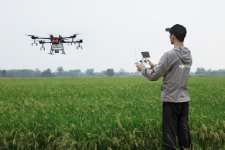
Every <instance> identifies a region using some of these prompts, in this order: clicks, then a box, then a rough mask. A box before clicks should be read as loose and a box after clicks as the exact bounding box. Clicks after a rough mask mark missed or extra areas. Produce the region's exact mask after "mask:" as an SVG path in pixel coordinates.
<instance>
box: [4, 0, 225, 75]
mask: <svg viewBox="0 0 225 150" xmlns="http://www.w3.org/2000/svg"><path fill="white" fill-rule="evenodd" d="M224 7H225V1H224V0H188V1H187V0H186V1H180V0H169V1H168V0H160V1H155V0H138V1H137V0H113V1H112V0H111V1H109V0H94V1H93V0H92V1H91V0H82V1H81V0H64V1H61V0H38V1H33V0H10V1H3V0H1V5H0V20H1V22H0V27H1V28H0V34H1V36H0V70H3V69H6V70H9V69H32V70H35V69H36V68H39V69H40V70H41V71H43V70H46V69H48V68H50V69H51V70H52V71H53V72H55V71H56V70H57V67H60V66H62V67H63V68H64V70H66V71H68V70H75V69H80V70H81V71H82V72H85V70H86V69H91V68H93V69H94V72H101V71H102V70H106V69H108V68H113V69H114V70H115V71H116V72H118V71H119V70H120V69H121V68H122V69H125V71H127V72H136V70H137V69H136V66H135V65H134V63H135V61H136V59H135V49H136V52H137V53H138V54H137V55H138V57H139V58H141V55H140V52H141V51H148V52H149V53H150V56H151V58H150V60H151V61H152V62H153V63H154V64H157V63H158V61H159V59H160V58H161V56H162V55H163V54H164V53H165V52H167V51H169V50H172V49H173V45H171V44H170V41H169V33H168V32H165V28H167V27H172V26H173V25H175V24H181V25H183V26H185V27H186V28H187V36H186V38H185V42H184V45H185V46H186V47H187V48H189V49H190V51H191V54H192V58H193V65H192V67H191V72H195V71H196V69H197V67H204V68H205V69H207V70H208V69H212V70H217V69H225V48H224V43H225V19H224V14H225V9H224ZM75 33H81V34H80V35H78V36H77V39H84V42H83V43H82V46H83V50H80V49H79V50H77V49H76V46H70V45H69V46H68V45H67V44H66V45H64V47H65V52H66V54H67V55H62V54H60V53H59V54H55V55H49V54H48V53H49V51H50V45H49V44H46V45H45V48H46V50H45V51H43V50H40V47H41V45H38V46H31V43H32V42H33V41H32V40H31V38H30V37H28V36H25V34H32V35H36V36H39V37H48V36H49V34H53V35H54V36H58V35H59V34H60V35H61V36H71V35H73V34H75Z"/></svg>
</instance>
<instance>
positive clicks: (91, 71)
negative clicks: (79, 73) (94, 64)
mask: <svg viewBox="0 0 225 150" xmlns="http://www.w3.org/2000/svg"><path fill="white" fill-rule="evenodd" d="M85 74H87V75H90V76H93V75H94V69H87V70H86V71H85Z"/></svg>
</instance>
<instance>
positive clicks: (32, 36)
mask: <svg viewBox="0 0 225 150" xmlns="http://www.w3.org/2000/svg"><path fill="white" fill-rule="evenodd" d="M25 35H26V36H30V37H31V38H32V39H36V38H38V37H37V36H35V35H29V34H25Z"/></svg>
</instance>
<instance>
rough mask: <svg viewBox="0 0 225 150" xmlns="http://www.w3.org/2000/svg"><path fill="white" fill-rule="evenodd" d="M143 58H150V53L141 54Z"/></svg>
mask: <svg viewBox="0 0 225 150" xmlns="http://www.w3.org/2000/svg"><path fill="white" fill-rule="evenodd" d="M141 54H142V57H143V58H150V55H149V52H141Z"/></svg>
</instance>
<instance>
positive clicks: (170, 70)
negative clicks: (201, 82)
mask: <svg viewBox="0 0 225 150" xmlns="http://www.w3.org/2000/svg"><path fill="white" fill-rule="evenodd" d="M191 65H192V56H191V52H190V50H189V49H188V48H186V47H174V49H173V50H171V51H168V52H166V53H165V54H164V55H163V56H162V57H161V59H160V60H159V63H158V64H157V65H155V67H154V68H153V69H147V68H146V67H145V66H142V67H141V72H142V74H143V75H144V76H145V77H146V78H147V79H148V80H150V81H156V80H158V79H159V78H160V77H161V76H163V84H162V86H161V91H162V93H161V101H162V102H173V103H180V102H187V101H189V100H191V98H190V97H189V94H188V89H187V82H188V78H189V73H190V68H191Z"/></svg>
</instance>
